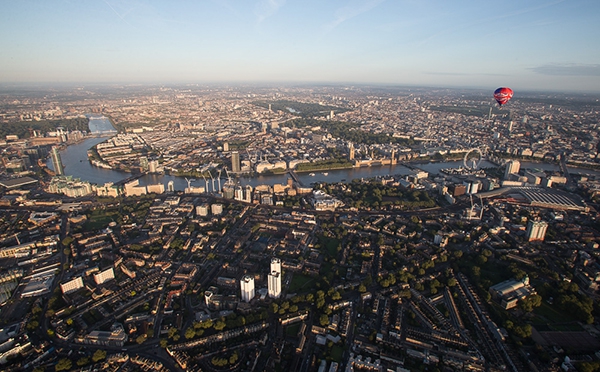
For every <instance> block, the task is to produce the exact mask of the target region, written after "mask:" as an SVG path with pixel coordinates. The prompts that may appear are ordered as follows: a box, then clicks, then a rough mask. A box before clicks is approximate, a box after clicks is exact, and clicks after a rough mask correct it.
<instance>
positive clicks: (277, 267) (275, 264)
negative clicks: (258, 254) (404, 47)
mask: <svg viewBox="0 0 600 372" xmlns="http://www.w3.org/2000/svg"><path fill="white" fill-rule="evenodd" d="M273 271H276V272H278V273H281V260H280V259H279V258H277V257H273V258H272V259H271V272H273Z"/></svg>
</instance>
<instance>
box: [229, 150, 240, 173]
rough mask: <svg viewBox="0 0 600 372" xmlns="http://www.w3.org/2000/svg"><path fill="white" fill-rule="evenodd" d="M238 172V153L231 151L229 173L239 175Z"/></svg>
mask: <svg viewBox="0 0 600 372" xmlns="http://www.w3.org/2000/svg"><path fill="white" fill-rule="evenodd" d="M240 170H241V168H240V153H239V152H237V151H233V152H232V153H231V171H232V172H233V173H239V172H240Z"/></svg>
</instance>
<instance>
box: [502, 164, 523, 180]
mask: <svg viewBox="0 0 600 372" xmlns="http://www.w3.org/2000/svg"><path fill="white" fill-rule="evenodd" d="M519 170H521V162H520V161H518V160H511V161H509V162H508V163H506V170H505V171H504V179H507V178H508V176H509V175H510V174H512V173H514V174H517V173H519Z"/></svg>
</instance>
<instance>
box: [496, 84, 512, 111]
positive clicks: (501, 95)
mask: <svg viewBox="0 0 600 372" xmlns="http://www.w3.org/2000/svg"><path fill="white" fill-rule="evenodd" d="M512 96H513V91H512V89H510V88H506V87H502V88H498V89H496V90H495V91H494V98H495V99H496V101H498V105H500V107H502V105H503V104H505V103H506V102H508V100H509V99H511V98H512Z"/></svg>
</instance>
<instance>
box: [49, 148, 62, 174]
mask: <svg viewBox="0 0 600 372" xmlns="http://www.w3.org/2000/svg"><path fill="white" fill-rule="evenodd" d="M50 157H51V158H52V167H53V168H54V173H56V175H57V176H64V174H65V168H64V167H63V163H62V159H61V158H60V153H59V152H58V147H52V151H51V152H50Z"/></svg>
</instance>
